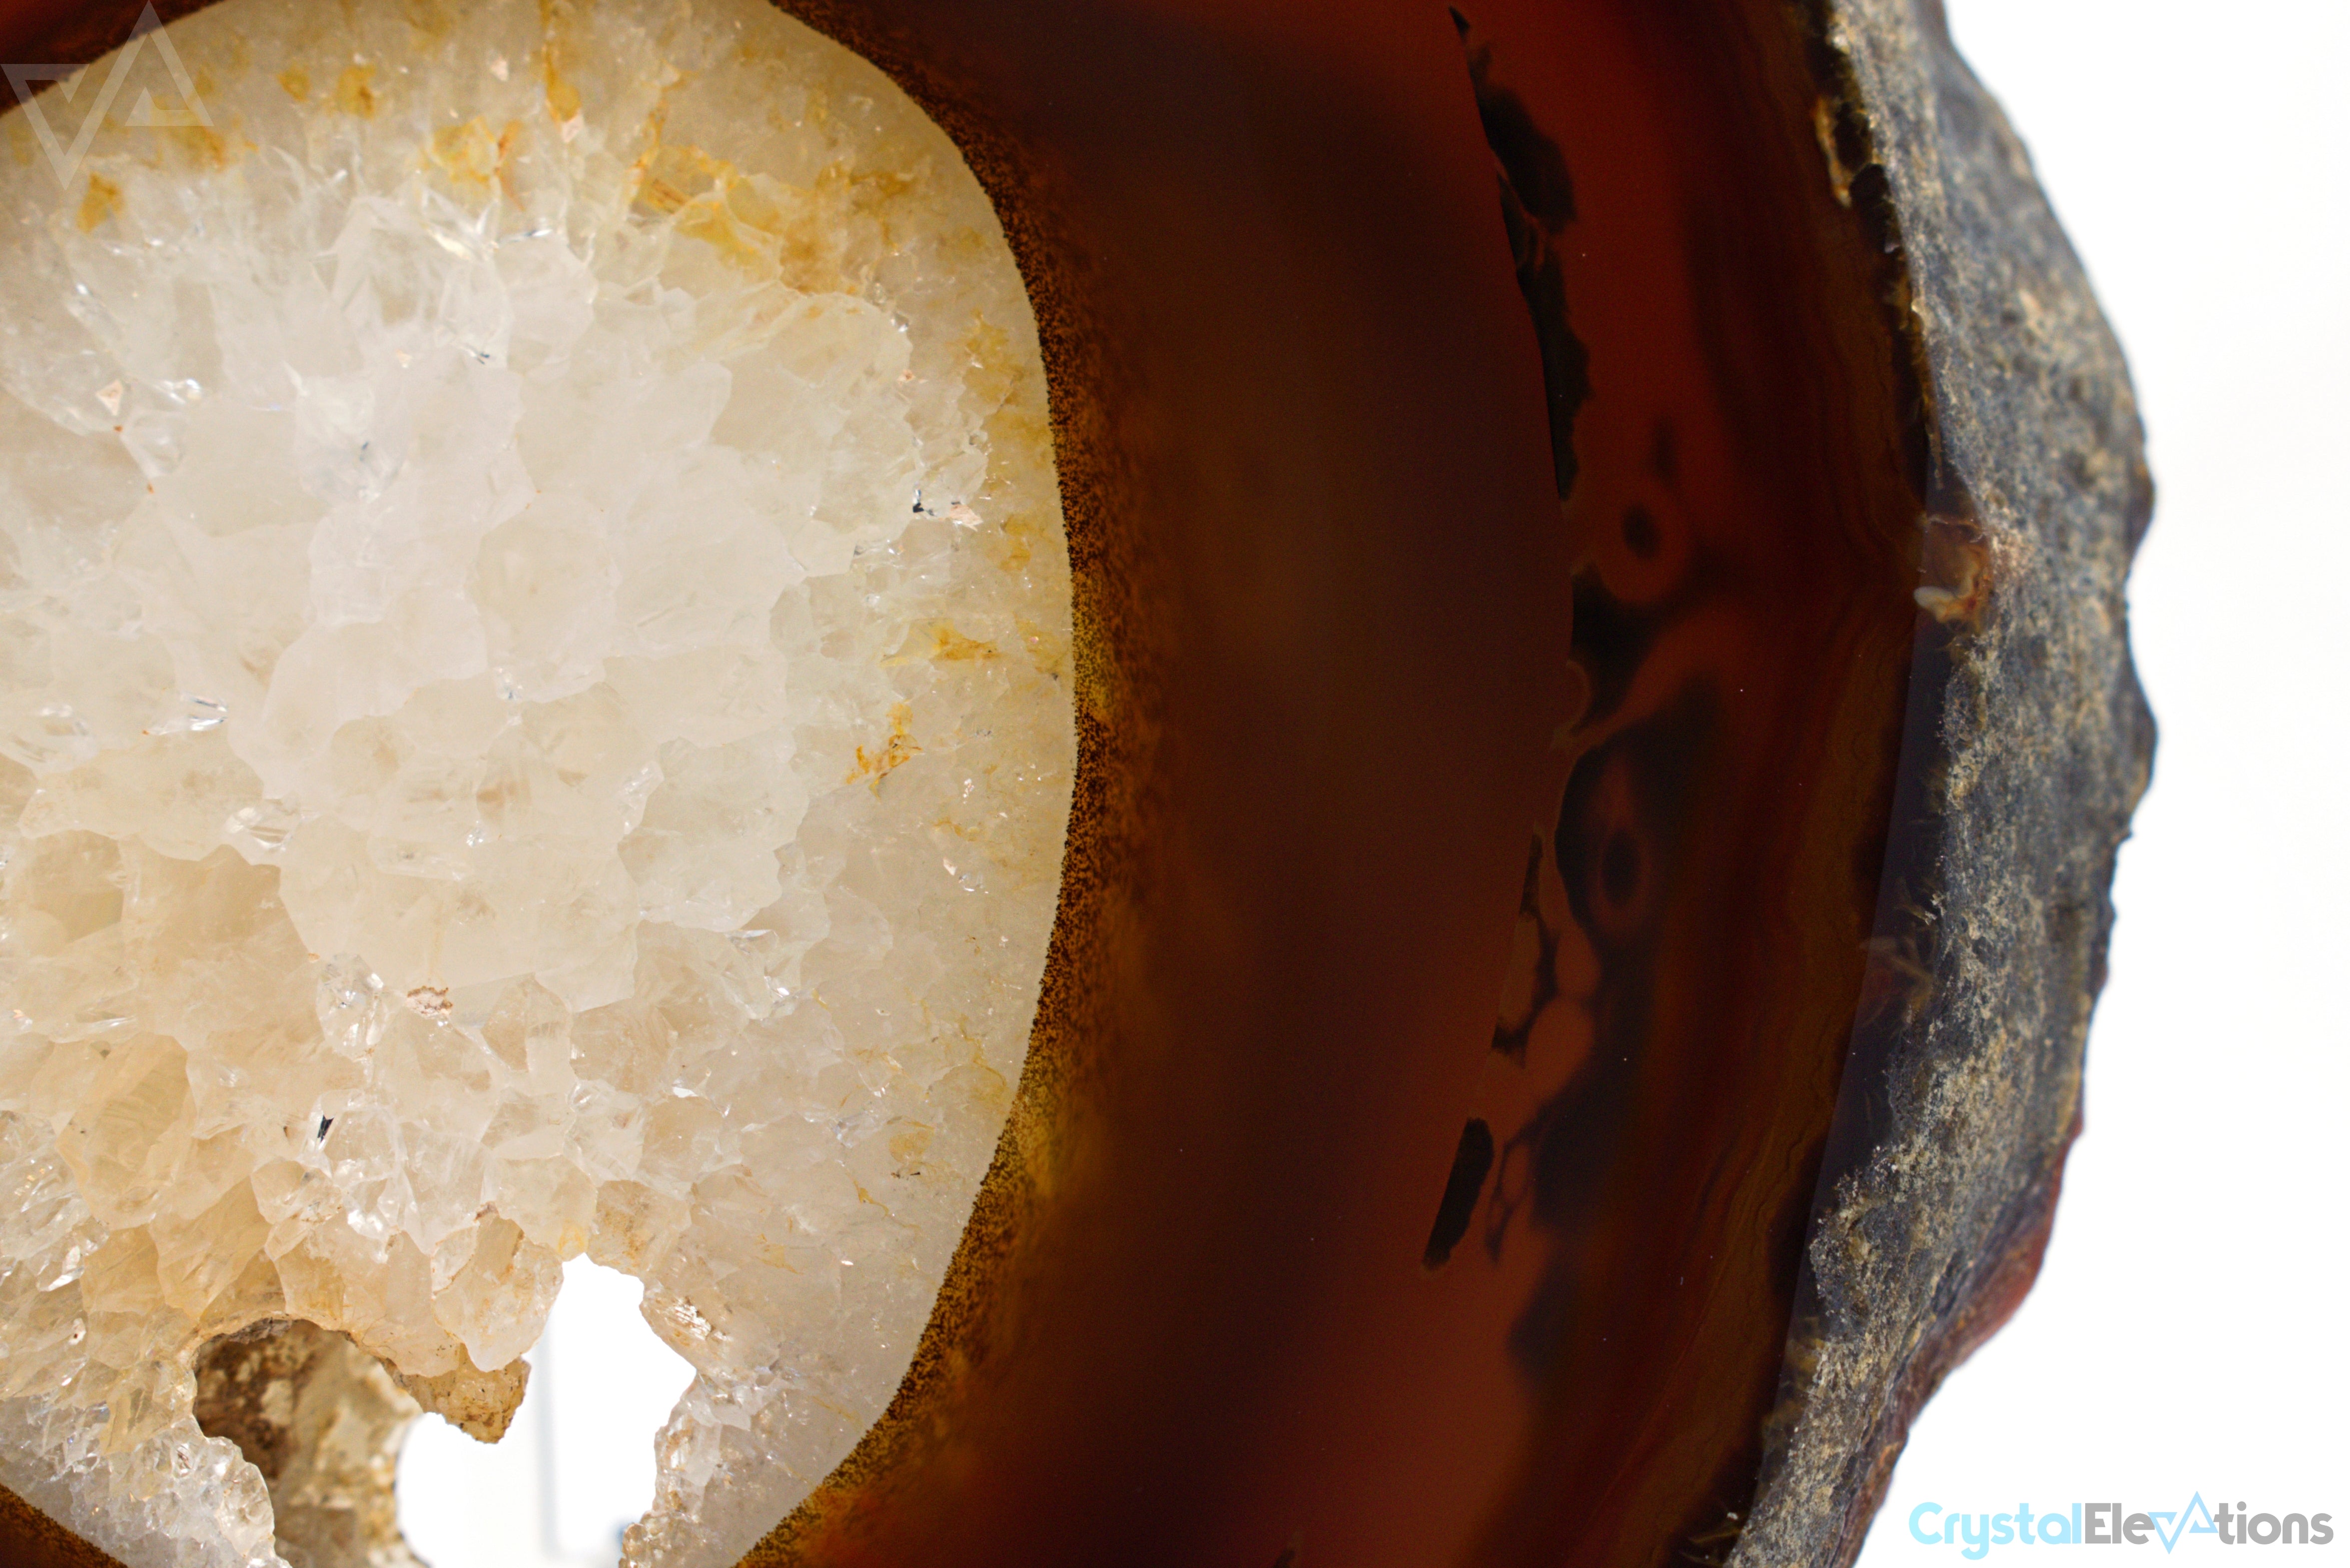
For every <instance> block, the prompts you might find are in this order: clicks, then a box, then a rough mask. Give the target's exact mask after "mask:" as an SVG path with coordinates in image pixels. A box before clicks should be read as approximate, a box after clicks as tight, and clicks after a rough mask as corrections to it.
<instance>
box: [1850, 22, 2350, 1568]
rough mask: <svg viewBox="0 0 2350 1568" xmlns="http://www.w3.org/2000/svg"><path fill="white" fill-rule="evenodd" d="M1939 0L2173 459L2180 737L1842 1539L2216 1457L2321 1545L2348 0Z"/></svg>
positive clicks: (2341, 935)
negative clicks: (2003, 1242) (1962, 1331)
mask: <svg viewBox="0 0 2350 1568" xmlns="http://www.w3.org/2000/svg"><path fill="white" fill-rule="evenodd" d="M1949 3H1950V21H1951V26H1952V29H1953V31H1954V32H1955V34H1956V35H1957V37H1958V41H1959V47H1960V50H1961V51H1962V52H1963V53H1964V54H1965V55H1966V56H1967V57H1968V59H1969V60H1970V61H1971V62H1972V63H1973V65H1974V67H1975V69H1976V72H1977V74H1979V75H1980V76H1981V78H1983V80H1984V81H1985V82H1986V83H1987V84H1988V85H1989V86H1990V88H1991V91H1992V92H1993V93H1994V94H1995V95H1996V96H1997V97H1998V98H1999V99H2001V101H2002V103H2003V104H2004V105H2005V106H2006V108H2007V110H2008V114H2009V117H2010V119H2012V120H2013V121H2014V123H2015V125H2016V127H2017V129H2018V130H2021V131H2022V135H2023V138H2024V140H2025V141H2026V142H2027V143H2028V144H2029V145H2030V147H2031V149H2032V152H2033V161H2034V163H2035V165H2036V166H2037V168H2038V170H2039V172H2040V178H2041V181H2042V182H2043V184H2044V185H2045V186H2046V187H2047V189H2048V191H2049V193H2050V194H2051V196H2052V197H2053V198H2054V202H2055V205H2056V210H2057V213H2058V215H2059V216H2060V217H2061V218H2062V219H2063V220H2064V225H2065V227H2066V229H2067V231H2068V232H2069V233H2070V234H2072V236H2073V242H2074V245H2075V246H2076V247H2077V248H2078V249H2079V251H2080V252H2081V254H2082V255H2083V256H2084V257H2085V259H2086V261H2087V264H2088V268H2089V273H2090V275H2091V277H2092V279H2093V280H2094V281H2095V285H2096V287H2097V292H2098V296H2099V297H2100V298H2101V300H2102V301H2103V302H2104V305H2105V307H2106V312H2107V314H2108V315H2109V316H2110V317H2112V319H2113V321H2114V323H2115V325H2116V327H2117V328H2118V330H2119V332H2120V334H2121V337H2122V343H2123V346H2124V348H2126V350H2127V351H2128V354H2129V358H2130V365H2131V369H2132V371H2133V373H2134V375H2135V377H2136V379H2137V389H2138V397H2139V401H2140V405H2141V408H2142V410H2143V411H2144V414H2145V417H2146V423H2147V437H2148V443H2149V453H2150V457H2151V461H2152V462H2153V466H2154V473H2155V483H2156V485H2157V487H2158V503H2157V508H2156V512H2155V520H2154V530H2153V532H2152V533H2151V534H2150V535H2148V537H2147V545H2146V549H2145V552H2144V554H2143V555H2141V556H2139V558H2138V566H2137V575H2136V576H2135V577H2134V578H2133V579H2132V584H2131V591H2130V612H2131V622H2132V625H2131V633H2132V637H2133V639H2134V640H2135V642H2136V644H2137V659H2138V670H2139V674H2140V677H2141V679H2143V680H2144V681H2145V683H2146V687H2147V693H2148V695H2149V696H2150V697H2151V699H2152V700H2153V703H2154V708H2155V712H2156V715H2157V717H2158V719H2159V721H2160V722H2161V725H2162V741H2161V748H2160V750H2159V752H2158V754H2157V756H2156V759H2155V776H2154V788H2153V790H2152V792H2151V793H2150V794H2148V795H2147V799H2146V804H2145V805H2144V807H2143V808H2142V809H2141V810H2140V812H2139V814H2138V817H2137V836H2136V837H2135V838H2134V839H2133V840H2132V841H2131V843H2130V844H2129V846H2127V847H2126V849H2124V851H2123V852H2122V861H2121V874H2120V878H2119V881H2118V884H2117V886H2116V894H2115V898H2116V903H2117V904H2118V906H2119V909H2120V923H2119V925H2118V927H2117V928H2116V932H2115V937H2114V947H2113V978H2112V981H2111V983H2110V984H2109V986H2108V987H2107V990H2106V996H2105V1001H2104V1002H2103V1004H2102V1005H2101V1006H2100V1007H2099V1009H2098V1011H2097V1016H2096V1022H2095V1026H2094V1027H2093V1028H2092V1030H2091V1031H2090V1035H2089V1067H2088V1088H2087V1116H2088V1129H2087V1131H2086V1133H2085V1135H2084V1136H2083V1137H2082V1139H2081V1141H2080V1143H2079V1144H2078V1145H2077V1146H2076V1147H2074V1153H2073V1158H2072V1164H2071V1166H2070V1168H2069V1169H2068V1171H2067V1173H2066V1177H2065V1183H2064V1201H2063V1203H2062V1204H2061V1205H2060V1207H2059V1208H2058V1210H2057V1215H2056V1231H2055V1238H2054V1241H2053V1242H2052V1244H2051V1245H2050V1247H2049V1249H2048V1259H2047V1264H2046V1267H2045V1268H2044V1269H2043V1272H2042V1273H2041V1276H2040V1283H2039V1285H2038V1286H2037V1287H2036V1288H2035V1289H2034V1290H2033V1293H2032V1295H2031V1296H2030V1298H2029V1299H2028V1300H2027V1301H2026V1302H2025V1303H2024V1305H2023V1307H2022V1311H2020V1312H2019V1313H2018V1314H2016V1316H2015V1318H2014V1320H2013V1321H2012V1323H2011V1324H2009V1325H2008V1326H2007V1328H2006V1329H2005V1330H2003V1331H2002V1333H2001V1334H2000V1335H1999V1336H1998V1337H1997V1338H1995V1339H1993V1340H1992V1341H1991V1344H1990V1345H1987V1346H1986V1347H1985V1348H1984V1349H1982V1350H1981V1351H1980V1352H1979V1353H1977V1355H1975V1357H1974V1358H1973V1359H1972V1360H1971V1361H1970V1362H1969V1363H1967V1364H1966V1365H1965V1366H1961V1367H1960V1368H1959V1370H1958V1371H1956V1372H1955V1373H1953V1374H1952V1375H1951V1376H1950V1381H1949V1382H1948V1383H1946V1384H1945V1385H1944V1386H1943V1388H1942V1391H1941V1393H1940V1394H1939V1395H1938V1396H1936V1397H1935V1399H1934V1401H1933V1403H1932V1404H1930V1405H1929V1406H1928V1407H1927V1408H1926V1412H1925V1414H1924V1416H1923V1417H1921V1418H1920V1419H1919V1420H1918V1425H1917V1427H1916V1428H1915V1430H1914V1431H1913V1433H1912V1435H1911V1438H1910V1443H1909V1448H1908V1453H1907V1454H1906V1455H1905V1456H1904V1457H1903V1459H1902V1460H1901V1464H1900V1468H1899V1469H1898V1471H1897V1472H1896V1473H1895V1476H1894V1480H1893V1488H1892V1492H1891V1494H1890V1496H1889V1497H1888V1499H1887V1504H1886V1508H1885V1511H1884V1512H1883V1513H1882V1514H1880V1515H1879V1516H1878V1519H1877V1527H1876V1529H1875V1530H1874V1532H1872V1533H1871V1534H1870V1536H1869V1539H1868V1544H1867V1546H1866V1548H1865V1550H1864V1551H1863V1552H1862V1556H1861V1563H1862V1565H1863V1568H1893V1565H1895V1564H1900V1563H1912V1562H1923V1561H1927V1560H1929V1559H1930V1560H1932V1561H1936V1562H1940V1563H1958V1562H1960V1561H1961V1558H1960V1548H1959V1547H1957V1546H1930V1547H1929V1546H1923V1545H1918V1544H1917V1543H1915V1542H1913V1541H1912V1540H1910V1539H1909V1536H1908V1516H1909V1513H1910V1511H1911V1510H1912V1509H1913V1508H1915V1507H1916V1506H1917V1505H1918V1504H1919V1503H1921V1502H1926V1501H1935V1502H1939V1503H1940V1504H1941V1505H1942V1506H1943V1507H1944V1508H1946V1509H1950V1510H1964V1511H1971V1512H1982V1511H1994V1512H1996V1511H2008V1510H2012V1509H2013V1508H2014V1507H2015V1506H2016V1505H2017V1504H2018V1503H2029V1504H2030V1505H2031V1506H2032V1507H2033V1510H2034V1511H2041V1510H2043V1509H2047V1508H2060V1507H2069V1505H2070V1504H2071V1503H2072V1502H2074V1501H2116V1502H2122V1503H2126V1505H2127V1506H2128V1507H2129V1508H2131V1509H2132V1510H2153V1509H2168V1508H2177V1507H2178V1506H2180V1505H2181V1504H2183V1503H2184V1502H2185V1501H2187V1499H2188V1498H2189V1496H2190V1495H2191V1494H2193V1493H2195V1492H2197V1491H2200V1492H2201V1494H2202V1495H2203V1497H2204V1498H2205V1500H2206V1501H2208V1502H2210V1503H2211V1504H2213V1505H2215V1506H2216V1505H2217V1504H2218V1503H2219V1502H2220V1501H2222V1500H2223V1499H2224V1500H2226V1501H2230V1503H2234V1502H2237V1501H2244V1502H2249V1503H2250V1504H2251V1507H2252V1509H2253V1511H2256V1512H2260V1511H2267V1512H2276V1513H2282V1512H2285V1511H2303V1512H2309V1511H2324V1510H2331V1511H2333V1512H2334V1521H2335V1526H2336V1532H2337V1533H2336V1541H2335V1544H2334V1546H2332V1547H2330V1548H2307V1547H2303V1548H2295V1549H2293V1551H2292V1552H2291V1553H2290V1554H2289V1556H2288V1559H2287V1560H2288V1561H2291V1562H2296V1563H2299V1562H2309V1563H2316V1562H2333V1561H2340V1560H2342V1559H2343V1558H2345V1556H2350V1439H2345V1424H2350V1376H2345V1353H2344V1346H2345V1336H2350V1308H2345V1301H2344V1294H2345V1290H2344V1287H2345V1284H2350V1270H2345V1265H2344V1262H2343V1250H2344V1245H2345V1241H2350V1225H2345V1198H2350V1179H2345V1173H2350V1134H2345V1114H2350V1071H2345V1047H2350V996H2345V994H2344V981H2345V978H2350V977H2345V961H2344V951H2345V946H2350V918H2345V899H2350V833H2345V828H2344V826H2343V815H2342V814H2343V813H2344V811H2345V809H2350V738H2345V730H2350V722H2346V721H2350V697H2345V671H2344V670H2343V654H2344V652H2345V643H2350V499H2345V498H2350V472H2345V459H2350V394H2345V385H2350V310H2345V299H2344V296H2345V286H2350V213H2345V208H2346V207H2350V169H2346V168H2345V165H2350V114H2345V99H2350V0H2227V3H2225V4H2210V3H2209V0H2204V3H2200V4H2194V5H2189V4H2183V3H2180V0H1949ZM2012 1550H2013V1549H2012V1548H2010V1549H2007V1550H2006V1551H2003V1552H2002V1551H2000V1550H1998V1549H1994V1551H1993V1553H1992V1556H1993V1558H1994V1560H1997V1559H2000V1558H2004V1557H2008V1556H2011V1555H2012ZM2217 1550H2220V1548H2219V1546H2218V1543H2217V1542H2215V1541H2214V1540H2213V1539H2212V1538H2210V1537H2208V1536H2207V1537H2203V1538H2202V1539H2201V1540H2200V1541H2194V1540H2189V1541H2184V1542H2181V1543H2180V1545H2179V1546H2178V1550H2177V1552H2176V1555H2178V1556H2180V1557H2195V1556H2203V1555H2208V1553H2210V1552H2213V1551H2217ZM2149 1552H2150V1553H2154V1554H2156V1555H2159V1552H2160V1549H2159V1548H2158V1547H2147V1548H2144V1549H2141V1551H2140V1552H2134V1553H2132V1554H2131V1560H2137V1559H2138V1558H2139V1557H2141V1556H2142V1555H2143V1554H2145V1553H2149ZM2026 1561H2029V1559H2026Z"/></svg>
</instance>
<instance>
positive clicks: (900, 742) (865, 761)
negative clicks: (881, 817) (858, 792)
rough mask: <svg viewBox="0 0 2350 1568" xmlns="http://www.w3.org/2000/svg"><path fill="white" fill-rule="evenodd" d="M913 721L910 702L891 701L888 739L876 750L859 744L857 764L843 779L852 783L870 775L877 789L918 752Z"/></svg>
mask: <svg viewBox="0 0 2350 1568" xmlns="http://www.w3.org/2000/svg"><path fill="white" fill-rule="evenodd" d="M913 723H914V710H913V705H912V704H911V703H907V702H899V703H895V704H893V705H892V706H891V707H890V709H889V739H888V740H887V741H885V742H882V743H881V746H880V747H879V750H876V751H872V752H868V751H867V750H866V749H865V748H864V747H863V746H859V747H858V748H857V765H856V766H855V767H853V768H851V769H849V770H848V777H847V781H846V782H847V783H849V784H855V783H856V782H857V781H858V779H862V778H869V779H871V780H872V781H873V787H874V788H875V789H877V790H878V789H879V788H880V787H881V781H882V780H883V779H885V778H887V777H889V774H892V773H894V772H896V771H897V770H898V769H899V768H900V767H903V766H904V765H905V764H906V763H908V762H910V761H911V760H912V759H913V758H914V756H915V754H916V753H919V752H920V751H921V749H922V748H921V747H920V746H918V745H916V744H914V733H913Z"/></svg>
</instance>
